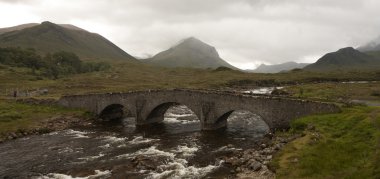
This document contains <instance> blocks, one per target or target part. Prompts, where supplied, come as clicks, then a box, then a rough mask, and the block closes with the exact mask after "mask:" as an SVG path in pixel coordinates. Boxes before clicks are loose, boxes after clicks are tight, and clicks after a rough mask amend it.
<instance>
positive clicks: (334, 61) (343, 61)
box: [304, 47, 380, 71]
mask: <svg viewBox="0 0 380 179" xmlns="http://www.w3.org/2000/svg"><path fill="white" fill-rule="evenodd" d="M379 68H380V59H378V58H375V57H373V56H371V55H368V54H365V53H362V52H360V51H358V50H355V49H354V48H352V47H347V48H343V49H340V50H338V51H336V52H332V53H328V54H326V55H324V56H323V57H322V58H320V59H319V60H318V61H317V62H315V63H314V64H311V65H308V66H306V67H305V68H304V69H305V70H311V71H332V70H376V69H379Z"/></svg>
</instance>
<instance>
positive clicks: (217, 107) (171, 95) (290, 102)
mask: <svg viewBox="0 0 380 179" xmlns="http://www.w3.org/2000/svg"><path fill="white" fill-rule="evenodd" d="M58 103H59V105H62V106H65V107H71V108H82V109H85V110H88V111H90V112H94V113H96V114H97V115H98V116H99V117H100V118H102V119H113V118H120V117H123V115H124V114H128V115H129V116H134V117H136V124H137V125H145V124H151V123H156V122H161V121H163V120H164V114H165V112H166V110H167V109H168V108H170V107H172V106H174V105H178V104H181V105H185V106H187V107H188V108H189V109H191V110H192V111H193V112H194V113H195V114H196V115H197V117H198V119H199V120H200V122H201V127H202V130H214V129H218V128H222V127H225V126H226V125H227V118H228V117H229V116H230V114H231V113H232V112H234V111H235V110H246V111H250V112H252V113H254V114H256V115H258V116H260V117H261V118H262V120H264V121H265V122H266V124H267V125H268V127H269V128H270V129H271V130H272V131H273V130H276V129H287V128H289V125H290V122H291V120H293V119H296V118H299V117H303V116H307V115H311V114H320V113H335V112H339V111H340V109H339V108H338V107H337V106H336V105H334V104H331V103H322V102H313V101H306V100H299V99H292V98H282V97H273V96H254V95H245V94H241V93H233V92H217V91H200V90H155V91H137V92H128V93H107V94H88V95H73V96H63V97H62V98H61V99H60V100H59V102H58Z"/></svg>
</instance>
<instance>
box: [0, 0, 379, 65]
mask: <svg viewBox="0 0 380 179" xmlns="http://www.w3.org/2000/svg"><path fill="white" fill-rule="evenodd" d="M82 7H83V8H82ZM378 7H380V1H377V0H346V1H341V0H315V1H304V0H283V1H278V0H273V1H263V0H236V1H230V0H206V1H205V0H202V1H201V0H194V1H187V0H162V1H156V0H139V1H135V0H125V1H117V0H112V1H109V0H98V1H91V0H76V1H74V0H69V1H67V0H55V1H49V0H17V1H10V0H0V16H2V17H7V18H5V19H3V20H2V21H1V22H0V27H7V26H14V25H19V24H25V23H31V22H41V21H45V20H49V21H51V22H54V23H59V24H73V25H76V26H79V27H81V28H83V29H86V30H89V31H91V32H96V33H99V34H101V35H103V36H105V37H106V38H108V39H110V40H111V41H113V42H115V43H116V44H117V45H118V46H120V47H121V48H123V49H124V50H126V51H128V52H130V53H131V54H132V55H135V56H149V54H150V55H152V54H156V53H158V52H160V51H162V50H164V49H167V48H168V47H170V46H171V45H172V44H175V43H176V42H178V41H179V40H180V39H183V38H185V37H189V36H195V37H197V38H200V39H202V40H203V41H204V42H207V43H210V44H213V45H214V46H216V47H218V52H219V53H220V56H221V58H223V59H226V60H228V62H230V63H231V64H233V65H237V66H239V67H242V68H254V67H255V66H257V65H258V64H261V63H266V64H278V63H283V62H286V61H297V62H314V61H316V60H317V59H318V58H319V57H321V56H322V55H323V54H325V53H327V52H330V51H335V50H336V49H339V48H341V47H344V46H354V47H358V46H360V45H363V44H366V43H368V42H369V41H371V40H373V39H375V38H376V37H377V36H378V35H380V31H379V30H378V29H380V11H378ZM310 57H313V58H310Z"/></svg>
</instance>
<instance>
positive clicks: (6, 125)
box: [0, 100, 86, 138]
mask: <svg viewBox="0 0 380 179" xmlns="http://www.w3.org/2000/svg"><path fill="white" fill-rule="evenodd" d="M85 114H86V113H85V112H83V111H80V110H74V109H67V108H62V107H52V106H43V105H28V104H21V103H17V102H14V101H10V100H7V101H5V100H0V138H3V137H6V136H5V134H7V133H10V132H17V131H26V130H31V129H36V128H39V127H41V126H40V125H41V124H42V123H43V122H46V121H48V120H49V119H50V118H52V117H55V116H60V115H85Z"/></svg>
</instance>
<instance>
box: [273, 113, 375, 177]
mask: <svg viewBox="0 0 380 179" xmlns="http://www.w3.org/2000/svg"><path fill="white" fill-rule="evenodd" d="M289 132H295V133H304V134H305V135H304V136H303V137H301V138H298V139H296V140H295V141H293V142H291V143H289V144H287V145H286V147H285V148H284V149H283V150H282V151H280V152H279V153H278V154H277V155H276V156H275V158H274V160H273V166H274V168H276V171H277V172H276V173H277V174H276V175H277V177H278V178H380V108H379V107H354V108H346V109H344V110H343V112H342V113H340V114H330V115H320V116H310V117H306V118H302V119H298V120H296V121H294V122H293V124H292V129H291V130H290V131H289Z"/></svg>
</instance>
